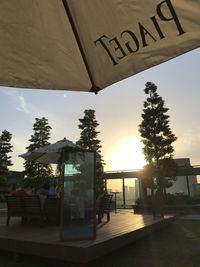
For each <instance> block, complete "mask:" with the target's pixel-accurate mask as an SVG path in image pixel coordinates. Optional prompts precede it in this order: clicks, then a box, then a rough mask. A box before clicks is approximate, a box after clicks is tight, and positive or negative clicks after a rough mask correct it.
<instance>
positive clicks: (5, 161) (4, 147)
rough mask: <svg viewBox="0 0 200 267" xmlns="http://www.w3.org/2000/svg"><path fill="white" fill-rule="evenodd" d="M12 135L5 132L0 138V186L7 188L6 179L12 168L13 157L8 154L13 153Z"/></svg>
mask: <svg viewBox="0 0 200 267" xmlns="http://www.w3.org/2000/svg"><path fill="white" fill-rule="evenodd" d="M11 139H12V134H11V133H10V132H8V131H7V130H4V131H3V132H2V134H1V136H0V186H1V187H5V185H6V179H7V177H8V176H9V173H10V172H9V167H10V166H12V165H13V164H12V162H11V156H9V155H8V154H9V153H10V152H12V145H11V143H10V142H11Z"/></svg>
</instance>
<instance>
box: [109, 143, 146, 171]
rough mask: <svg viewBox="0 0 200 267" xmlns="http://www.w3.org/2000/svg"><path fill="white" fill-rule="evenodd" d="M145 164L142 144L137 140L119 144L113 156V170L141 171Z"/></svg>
mask: <svg viewBox="0 0 200 267" xmlns="http://www.w3.org/2000/svg"><path fill="white" fill-rule="evenodd" d="M145 163H146V162H145V158H144V154H143V152H142V143H141V142H140V141H139V140H137V139H132V140H127V141H125V142H123V143H121V144H119V145H118V146H116V147H115V149H114V150H113V152H112V155H111V168H112V170H133V169H141V168H142V167H143V166H144V165H145Z"/></svg>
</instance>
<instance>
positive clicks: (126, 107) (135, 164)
mask: <svg viewBox="0 0 200 267" xmlns="http://www.w3.org/2000/svg"><path fill="white" fill-rule="evenodd" d="M148 81H151V82H153V83H155V84H156V85H157V86H158V94H159V95H161V96H162V97H163V99H164V100H165V106H166V107H167V108H169V111H168V114H169V115H170V126H171V129H172V131H173V133H174V134H175V135H176V136H177V137H178V139H177V141H176V142H175V143H174V148H175V154H174V156H175V158H182V157H183V158H190V161H191V164H192V165H198V164H199V165H200V49H196V50H194V51H191V52H189V53H186V54H184V55H182V56H179V57H177V58H176V59H173V60H170V61H168V62H166V63H163V64H161V65H158V66H156V67H153V68H151V69H148V70H146V71H143V72H141V73H139V74H137V75H135V76H132V77H131V78H128V79H126V80H123V81H121V82H118V83H116V84H114V85H112V86H110V87H107V88H106V89H104V90H102V91H100V92H99V93H98V94H97V95H95V94H93V93H83V92H69V91H51V90H30V89H15V88H5V87H0V114H1V123H0V132H1V131H3V130H8V131H9V132H11V134H12V136H13V137H12V145H13V152H12V153H11V156H12V162H13V166H12V167H11V169H12V170H17V171H20V170H23V162H24V160H23V159H22V158H19V157H18V155H19V154H22V153H24V152H26V149H25V148H26V146H28V145H29V141H28V140H29V139H30V137H31V135H32V134H33V124H34V122H35V118H36V117H37V118H42V117H46V118H47V119H48V121H49V125H50V126H51V127H52V130H51V139H50V140H49V141H50V143H53V142H56V141H57V140H60V139H62V138H63V137H66V138H67V139H69V140H71V141H74V142H76V141H77V140H78V139H79V136H80V130H79V129H78V124H79V121H78V119H79V118H82V117H83V112H84V110H85V109H95V110H96V119H97V121H98V123H99V126H98V128H97V130H98V131H100V134H99V136H98V138H99V139H100V140H101V144H102V155H103V158H104V161H105V163H106V165H105V170H109V171H111V170H125V169H135V168H140V167H141V166H142V165H143V164H144V157H143V155H142V152H141V151H142V144H141V143H140V136H139V132H138V125H139V124H140V122H141V113H142V108H143V102H144V101H145V99H146V95H145V93H144V88H145V83H146V82H148Z"/></svg>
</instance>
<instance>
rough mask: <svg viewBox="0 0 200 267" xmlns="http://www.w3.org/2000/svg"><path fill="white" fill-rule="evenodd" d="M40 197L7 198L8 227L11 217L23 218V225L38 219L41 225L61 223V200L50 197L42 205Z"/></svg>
mask: <svg viewBox="0 0 200 267" xmlns="http://www.w3.org/2000/svg"><path fill="white" fill-rule="evenodd" d="M42 202H43V201H41V198H40V196H38V195H30V196H7V208H8V211H7V225H9V223H10V217H12V216H13V217H21V218H22V223H28V222H30V221H31V220H32V219H37V220H39V222H40V223H41V224H44V222H48V221H51V220H52V219H54V220H56V221H59V218H60V200H59V198H56V197H50V196H48V197H47V198H46V199H45V201H44V203H42Z"/></svg>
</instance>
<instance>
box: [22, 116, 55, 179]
mask: <svg viewBox="0 0 200 267" xmlns="http://www.w3.org/2000/svg"><path fill="white" fill-rule="evenodd" d="M50 130H51V126H49V124H48V120H47V119H46V118H45V117H43V118H41V119H39V118H36V119H35V123H34V125H33V131H34V133H33V135H31V138H30V139H29V141H30V145H29V146H28V147H26V149H27V150H28V152H31V151H33V150H34V149H35V148H39V147H43V146H45V145H48V144H49V142H48V140H49V138H50ZM24 167H25V173H26V175H27V178H38V177H41V178H44V177H49V176H51V175H52V173H53V171H52V167H51V165H50V164H41V163H40V164H39V163H36V162H33V161H26V162H25V163H24Z"/></svg>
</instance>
